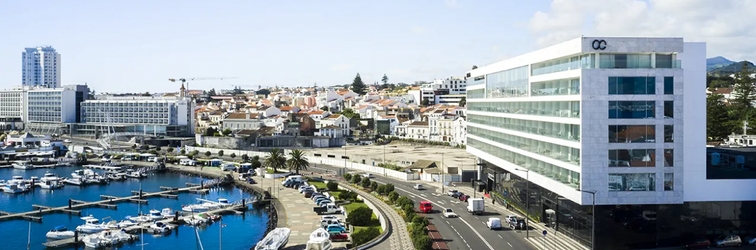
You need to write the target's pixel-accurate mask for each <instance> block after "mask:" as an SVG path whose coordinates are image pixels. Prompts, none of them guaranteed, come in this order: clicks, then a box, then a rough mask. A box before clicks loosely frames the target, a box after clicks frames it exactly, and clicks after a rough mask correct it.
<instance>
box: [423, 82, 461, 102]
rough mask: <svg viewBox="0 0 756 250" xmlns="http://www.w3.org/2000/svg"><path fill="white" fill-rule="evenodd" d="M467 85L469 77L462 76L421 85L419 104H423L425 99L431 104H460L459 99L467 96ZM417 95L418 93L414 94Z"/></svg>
mask: <svg viewBox="0 0 756 250" xmlns="http://www.w3.org/2000/svg"><path fill="white" fill-rule="evenodd" d="M466 87H467V79H465V78H462V77H449V78H446V79H436V80H433V82H430V83H426V84H423V85H421V86H420V92H419V93H420V96H419V97H417V98H418V104H422V102H423V100H424V99H427V100H428V104H430V105H435V104H445V105H459V101H460V100H461V99H462V97H464V96H465V93H466ZM415 95H416V93H415V94H414V95H413V96H415Z"/></svg>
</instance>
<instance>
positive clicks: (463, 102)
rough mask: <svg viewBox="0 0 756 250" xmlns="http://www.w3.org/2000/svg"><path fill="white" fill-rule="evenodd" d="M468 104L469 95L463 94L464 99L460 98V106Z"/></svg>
mask: <svg viewBox="0 0 756 250" xmlns="http://www.w3.org/2000/svg"><path fill="white" fill-rule="evenodd" d="M466 105H467V97H466V96H463V97H462V99H459V106H460V107H464V106H466Z"/></svg>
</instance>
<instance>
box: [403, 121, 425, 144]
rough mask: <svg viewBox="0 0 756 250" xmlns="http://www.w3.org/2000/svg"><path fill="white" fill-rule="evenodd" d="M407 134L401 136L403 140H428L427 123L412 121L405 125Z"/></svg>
mask: <svg viewBox="0 0 756 250" xmlns="http://www.w3.org/2000/svg"><path fill="white" fill-rule="evenodd" d="M406 131H407V133H406V134H404V135H403V137H404V138H409V139H415V140H428V139H429V138H430V129H429V127H428V122H426V121H414V122H411V123H409V124H407V127H406Z"/></svg>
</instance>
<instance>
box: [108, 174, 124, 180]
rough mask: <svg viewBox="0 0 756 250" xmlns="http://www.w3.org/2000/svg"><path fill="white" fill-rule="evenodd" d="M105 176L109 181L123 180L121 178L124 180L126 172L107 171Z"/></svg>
mask: <svg viewBox="0 0 756 250" xmlns="http://www.w3.org/2000/svg"><path fill="white" fill-rule="evenodd" d="M107 177H108V179H110V180H111V181H123V180H126V174H124V173H108V174H107Z"/></svg>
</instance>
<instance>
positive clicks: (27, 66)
mask: <svg viewBox="0 0 756 250" xmlns="http://www.w3.org/2000/svg"><path fill="white" fill-rule="evenodd" d="M21 56H22V60H21V84H22V85H23V86H31V87H37V86H40V87H46V88H57V87H58V86H60V54H58V52H57V51H55V49H54V48H53V47H50V46H46V47H35V48H26V49H25V50H24V52H22V53H21Z"/></svg>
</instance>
